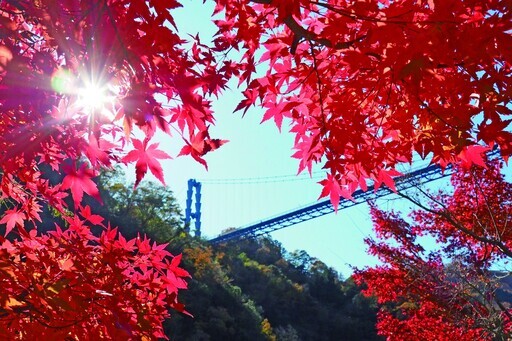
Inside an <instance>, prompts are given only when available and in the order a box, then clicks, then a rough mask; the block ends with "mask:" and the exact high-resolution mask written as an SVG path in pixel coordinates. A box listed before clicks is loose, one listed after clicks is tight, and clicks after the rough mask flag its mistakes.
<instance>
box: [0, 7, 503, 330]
mask: <svg viewBox="0 0 512 341" xmlns="http://www.w3.org/2000/svg"><path fill="white" fill-rule="evenodd" d="M215 3H216V7H215V13H214V15H213V17H214V18H215V24H216V25H217V27H218V32H217V34H216V35H215V37H214V40H213V42H212V45H211V46H209V45H205V44H204V43H202V42H201V41H200V40H199V37H190V36H188V35H186V36H185V35H182V34H180V32H179V30H178V28H177V27H176V25H175V20H174V18H173V10H174V9H176V8H178V7H180V6H181V4H180V3H179V2H177V1H176V0H88V1H85V0H66V1H54V0H4V1H0V113H1V115H2V118H1V120H0V150H2V155H1V156H0V169H1V171H2V177H1V183H0V188H1V197H2V199H8V201H9V210H8V211H7V212H6V214H5V215H4V216H3V217H2V219H1V220H0V223H2V224H5V225H6V227H7V229H6V230H7V231H6V233H7V234H10V237H13V232H12V231H15V230H19V234H20V238H21V239H19V240H18V241H16V242H15V243H24V241H27V240H31V239H27V238H29V237H27V236H26V234H25V233H24V232H23V231H24V230H25V229H26V230H29V227H31V226H32V225H35V222H36V221H39V220H40V215H39V213H40V212H41V207H42V206H43V205H45V204H49V205H50V206H52V207H54V208H55V209H57V210H59V211H61V212H63V213H65V214H72V213H74V214H76V213H77V212H81V214H82V215H83V218H85V219H88V220H89V221H90V222H100V221H101V219H100V218H101V217H100V218H98V217H94V215H91V214H90V212H87V211H86V209H85V208H84V207H82V199H83V196H84V193H85V194H87V195H89V196H92V197H95V198H97V199H99V197H98V191H97V188H96V186H95V184H94V181H93V178H94V176H95V175H97V172H98V170H99V169H100V168H101V167H110V166H112V165H113V164H115V163H118V162H125V163H131V162H134V163H135V168H136V175H137V183H138V182H139V181H140V180H141V179H142V178H143V177H144V176H145V174H146V173H147V170H148V168H149V170H150V171H151V172H152V173H153V174H154V175H155V176H156V177H157V178H158V179H159V180H160V181H162V182H163V180H164V179H163V175H162V168H161V165H160V161H159V159H163V158H167V157H168V155H167V154H166V153H165V152H164V151H161V150H159V149H157V145H156V144H154V143H151V139H152V138H153V136H154V134H155V132H156V130H157V129H160V130H161V131H162V132H164V133H166V134H169V133H170V131H171V127H172V128H174V129H175V130H176V131H177V132H178V133H179V134H180V135H181V136H182V137H183V139H184V140H185V145H184V147H183V148H182V149H181V152H180V154H182V155H191V156H192V157H193V158H194V159H196V160H197V161H198V162H200V163H203V164H205V165H206V162H205V160H204V159H203V156H204V155H205V154H206V153H208V152H209V151H212V150H214V149H216V148H218V147H219V146H221V145H222V144H223V143H224V141H223V140H218V139H212V138H210V135H209V132H208V129H209V128H208V127H209V126H210V125H211V124H213V122H214V117H213V113H212V110H211V99H212V97H219V96H220V95H221V93H222V91H223V90H225V89H226V88H227V84H228V81H229V80H231V79H232V78H237V79H238V84H239V86H240V87H241V88H242V89H241V91H242V93H243V95H244V98H243V100H242V101H241V102H240V104H239V105H238V106H237V107H236V110H243V112H244V113H245V112H246V111H247V110H248V108H249V107H251V106H253V105H256V104H257V105H261V106H262V107H263V108H264V109H265V112H264V114H263V117H262V121H266V120H270V119H273V120H274V122H275V123H276V124H277V125H278V127H281V125H282V124H283V122H284V121H286V120H288V121H291V131H292V132H293V133H294V134H295V136H296V138H295V147H294V148H295V150H296V152H295V153H294V157H295V158H297V159H298V160H299V170H300V171H302V170H304V169H308V170H309V171H311V168H312V165H313V163H314V162H325V164H324V167H325V168H326V169H328V171H329V172H330V174H329V176H328V178H327V179H326V180H324V181H322V182H321V184H322V185H323V187H324V189H323V191H322V193H321V196H330V198H331V200H332V201H333V203H334V204H336V203H337V201H338V200H339V196H340V195H342V196H345V197H350V195H351V193H352V192H353V191H355V190H356V189H357V188H358V187H361V188H363V189H365V188H366V186H367V185H366V181H367V180H368V179H370V180H373V181H374V182H375V184H376V185H380V184H381V183H384V184H386V185H387V186H389V187H391V188H393V180H392V177H393V176H395V175H397V171H396V169H395V168H396V166H397V164H398V163H401V162H411V160H412V156H413V153H418V154H419V155H420V156H421V157H426V156H432V161H433V162H434V163H438V164H441V165H442V166H445V165H446V164H448V163H453V162H458V161H462V162H463V163H465V164H466V166H470V165H471V164H481V162H482V160H481V152H482V151H484V150H487V149H489V147H493V146H494V145H498V146H499V147H500V149H501V152H502V155H503V156H504V157H508V155H509V154H511V153H512V148H511V147H512V146H511V140H512V135H511V134H510V132H508V131H507V127H508V124H509V122H510V121H509V119H508V117H509V116H510V115H511V114H512V110H511V109H510V108H509V107H508V104H509V103H510V102H511V96H512V94H511V92H510V86H509V84H508V82H509V80H510V77H511V64H510V60H512V58H511V57H512V55H511V54H512V50H511V49H510V46H511V45H512V38H511V35H510V31H511V29H512V23H511V22H512V21H511V18H512V11H510V8H509V7H510V3H509V0H486V1H483V0H471V1H467V0H464V1H463V0H444V1H436V0H434V1H432V0H420V1H412V0H400V1H377V0H374V1H348V0H329V1H327V2H318V1H307V0H299V1H296V0H279V1H271V0H251V1H246V0H215ZM230 51H238V52H237V53H236V54H235V55H234V57H233V56H232V55H230V54H229V52H230ZM258 56H260V57H258ZM234 58H236V61H235V60H234ZM258 58H259V60H258ZM262 67H266V68H267V69H266V70H262V69H261V68H262ZM94 87H96V89H95V88H94ZM96 101H97V102H96ZM136 132H137V133H138V134H139V135H138V137H139V139H135V138H134V136H136V135H135V133H136ZM140 135H142V137H140ZM47 166H49V167H50V168H51V169H52V170H53V171H60V172H61V173H63V175H64V179H63V180H62V181H61V182H52V181H50V180H48V177H47V174H43V172H42V170H44V169H47V168H48V167H47ZM70 194H71V197H72V201H73V205H70V204H68V203H67V202H66V201H65V200H64V199H65V198H66V196H69V195H70ZM75 219H78V218H76V217H75ZM468 219H469V218H468ZM74 221H75V223H76V222H78V220H74ZM467 223H468V222H464V224H467ZM463 226H464V229H466V231H473V232H474V233H476V234H478V233H479V232H478V231H477V230H478V227H467V226H465V225H463ZM468 229H469V230H468ZM441 230H443V231H444V230H446V231H448V230H449V228H448V227H446V228H443V229H441ZM443 233H444V232H443ZM30 238H32V239H34V238H36V237H35V236H32V237H30ZM40 238H50V237H49V236H41V237H40ZM458 238H459V239H460V241H461V242H463V241H464V237H462V236H461V237H458ZM473 238H476V237H475V236H473ZM503 238H505V235H503ZM477 239H478V238H477ZM50 240H51V239H50ZM84 242H85V241H84ZM504 243H505V244H506V245H505V246H506V247H509V245H508V244H507V243H508V240H506V241H504ZM16 245H18V244H16ZM20 245H21V244H20ZM141 246H143V247H146V246H145V244H141V245H139V248H140V247H141ZM14 250H15V249H13V252H15V251H14ZM478 250H479V254H480V253H481V254H483V255H485V254H486V252H487V251H486V250H487V247H484V246H481V247H480V248H479V249H478ZM91 252H92V251H91ZM91 256H92V254H91ZM482 257H483V256H482ZM20 261H21V260H20ZM63 261H64V262H67V263H65V265H64V264H63V265H62V266H64V268H66V269H69V268H71V267H72V266H74V265H71V263H69V261H67V259H63ZM73 264H77V263H76V262H75V260H73ZM48 266H49V265H48ZM62 271H65V270H62ZM152 288H153V289H154V290H157V288H155V287H152ZM107 292H108V291H107ZM11 299H15V300H17V301H19V302H22V300H20V298H18V297H14V296H9V298H8V299H7V302H9V300H11ZM105 299H106V298H105ZM22 304H24V303H22ZM38 309H39V308H38ZM33 312H34V313H37V312H35V311H33ZM125 313H128V311H125ZM45 314H46V313H45ZM45 316H46V315H45ZM48 316H50V315H48ZM43 319H44V318H43ZM40 320H41V319H40ZM41 321H42V320H41ZM98 321H99V320H98ZM45 323H47V322H45ZM153 327H154V326H153ZM73 328H74V327H73ZM77 328H78V327H77ZM154 328H157V327H154ZM134 330H135V329H134Z"/></svg>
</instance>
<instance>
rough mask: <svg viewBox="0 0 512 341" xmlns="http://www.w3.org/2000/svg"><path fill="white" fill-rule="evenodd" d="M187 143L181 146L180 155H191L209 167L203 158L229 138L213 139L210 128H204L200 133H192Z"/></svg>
mask: <svg viewBox="0 0 512 341" xmlns="http://www.w3.org/2000/svg"><path fill="white" fill-rule="evenodd" d="M185 142H186V143H187V145H186V146H184V147H183V148H181V151H180V153H179V154H178V156H181V155H189V154H190V155H191V156H192V157H193V158H194V160H196V161H197V162H199V163H200V164H202V165H203V166H204V167H205V168H206V169H208V165H207V164H206V161H205V160H204V159H203V158H202V156H204V155H205V154H206V153H208V152H211V151H212V150H215V149H217V148H219V147H220V146H222V145H223V144H224V143H226V142H228V141H227V140H219V139H211V138H210V135H209V134H208V130H204V131H201V132H199V133H198V134H191V137H190V142H189V141H187V140H185Z"/></svg>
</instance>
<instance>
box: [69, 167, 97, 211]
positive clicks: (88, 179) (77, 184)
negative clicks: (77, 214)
mask: <svg viewBox="0 0 512 341" xmlns="http://www.w3.org/2000/svg"><path fill="white" fill-rule="evenodd" d="M62 170H63V171H64V174H66V176H65V177H64V179H63V180H62V187H61V188H62V189H63V190H65V189H70V190H71V196H72V197H73V202H74V203H75V207H79V205H80V203H81V202H82V198H83V196H84V192H85V193H87V194H89V195H90V196H91V197H93V198H94V199H96V200H98V201H99V202H100V203H101V202H102V200H101V197H100V192H99V191H98V187H97V185H96V183H95V182H94V181H93V180H92V179H93V178H94V171H93V170H92V169H90V168H89V167H88V166H87V164H86V163H82V164H81V165H80V167H79V168H78V169H77V168H76V166H75V163H74V162H73V163H71V164H69V163H65V164H64V165H63V166H62Z"/></svg>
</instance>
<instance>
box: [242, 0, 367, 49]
mask: <svg viewBox="0 0 512 341" xmlns="http://www.w3.org/2000/svg"><path fill="white" fill-rule="evenodd" d="M250 1H251V2H254V3H257V4H263V5H272V0H250ZM283 22H284V24H285V25H286V26H287V27H288V28H289V29H290V30H291V31H292V32H293V34H294V35H295V36H294V38H293V39H294V43H293V44H294V45H297V44H298V42H299V41H301V40H309V41H314V42H316V43H317V44H320V45H323V46H325V47H330V48H333V49H336V50H343V49H348V48H349V47H352V46H353V45H354V44H355V43H358V42H360V41H362V40H363V39H364V38H366V34H363V35H361V36H359V37H357V38H355V39H353V40H349V41H340V42H337V43H334V44H333V42H332V41H331V40H329V39H327V38H322V37H320V36H319V35H318V34H316V33H314V32H311V31H310V30H308V29H306V28H304V27H302V25H300V24H299V23H298V22H297V20H295V18H294V17H293V16H292V15H288V16H287V17H286V18H284V21H283ZM292 47H293V49H292V54H293V52H295V48H296V46H292Z"/></svg>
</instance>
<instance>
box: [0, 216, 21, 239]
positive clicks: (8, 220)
mask: <svg viewBox="0 0 512 341" xmlns="http://www.w3.org/2000/svg"><path fill="white" fill-rule="evenodd" d="M25 218H26V214H25V213H24V212H22V211H21V210H16V209H12V210H7V211H5V215H4V217H3V218H2V220H0V224H7V226H6V228H5V236H7V235H8V234H9V232H11V231H12V229H13V228H14V226H16V225H19V226H23V222H24V221H25Z"/></svg>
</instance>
